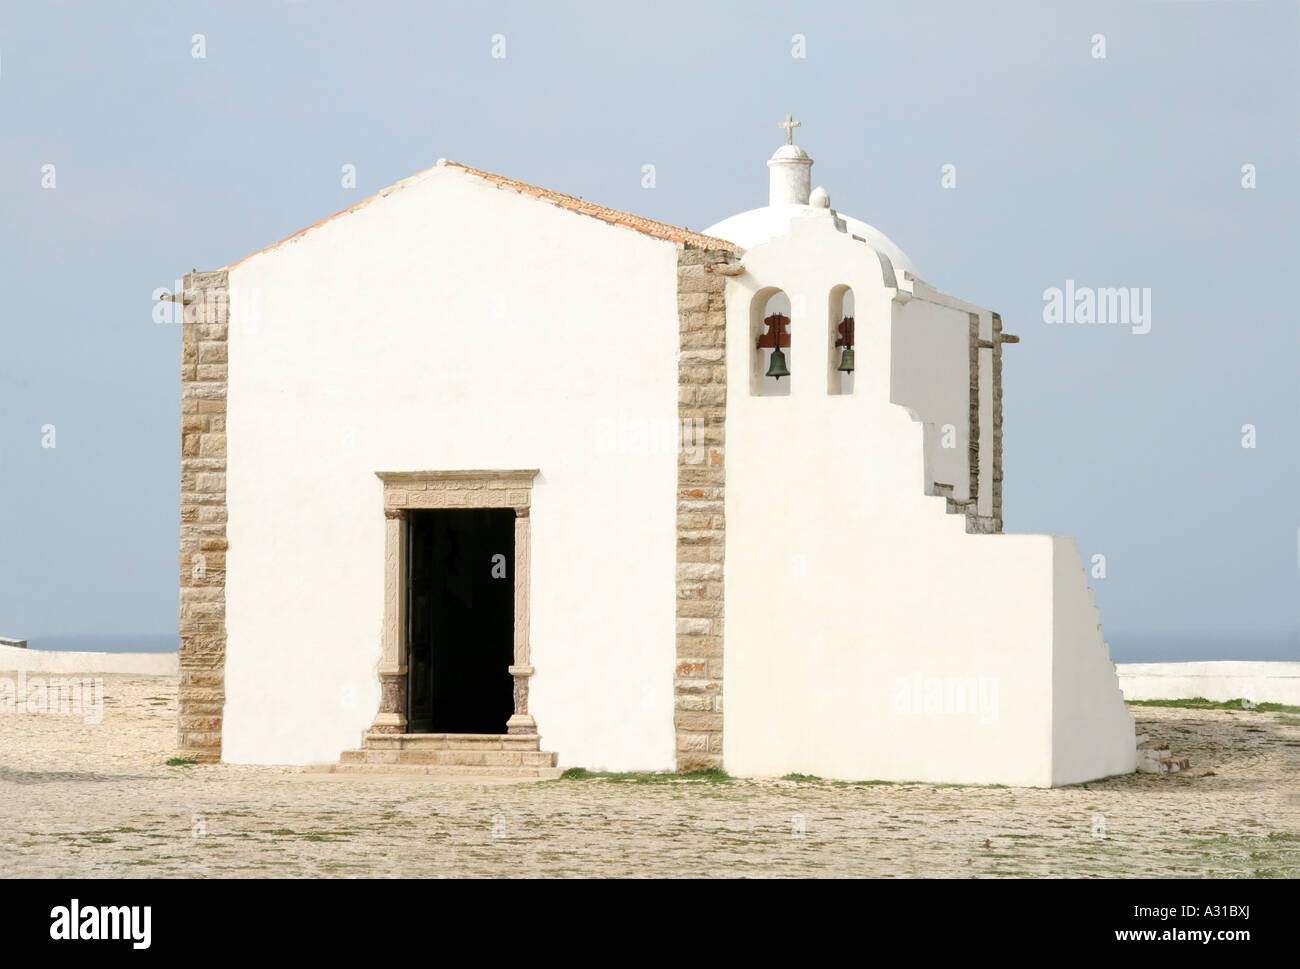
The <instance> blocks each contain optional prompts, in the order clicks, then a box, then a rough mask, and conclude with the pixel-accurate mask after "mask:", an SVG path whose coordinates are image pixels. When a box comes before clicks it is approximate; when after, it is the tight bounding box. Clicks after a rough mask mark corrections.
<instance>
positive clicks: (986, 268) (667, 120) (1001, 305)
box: [0, 2, 1300, 660]
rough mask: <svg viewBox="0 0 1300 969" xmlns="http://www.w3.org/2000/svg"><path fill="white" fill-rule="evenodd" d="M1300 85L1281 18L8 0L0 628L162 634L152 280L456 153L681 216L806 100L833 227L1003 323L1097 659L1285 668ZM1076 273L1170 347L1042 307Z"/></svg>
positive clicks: (747, 191) (0, 26)
mask: <svg viewBox="0 0 1300 969" xmlns="http://www.w3.org/2000/svg"><path fill="white" fill-rule="evenodd" d="M195 34H202V35H203V38H204V43H205V47H206V50H205V54H206V56H205V57H203V58H195V57H194V56H192V52H193V44H194V42H193V40H192V38H193V36H194V35H195ZM497 34H500V35H503V36H504V37H505V44H506V48H505V50H506V56H505V57H504V58H494V57H493V56H492V43H493V41H492V38H493V35H497ZM796 34H801V35H803V37H804V38H805V45H806V56H805V57H802V58H796V57H792V56H791V51H792V45H793V42H792V38H793V37H794V35H796ZM1095 34H1102V35H1104V37H1105V44H1106V51H1105V53H1106V56H1105V57H1104V58H1097V57H1094V56H1092V55H1093V50H1094V47H1095V44H1094V41H1093V40H1092V38H1093V36H1094V35H1095ZM1298 82H1300V6H1298V5H1297V4H1296V3H1295V2H1284V3H1268V2H1262V3H1245V2H1220V3H1216V2H1160V3H1113V4H1109V3H1078V4H1040V3H1025V4H1020V3H998V4H973V3H960V2H952V3H934V4H926V3H844V4H831V3H826V4H818V3H798V4H796V3H780V4H761V5H755V4H728V3H711V4H698V3H655V4H648V5H635V6H633V5H609V4H588V5H573V4H565V3H552V4H546V5H542V4H496V3H481V4H472V5H471V4H427V5H426V4H397V3H382V2H378V3H368V4H360V3H321V2H302V3H283V4H273V3H257V4H253V3H220V4H217V3H187V4H183V5H181V4H169V3H94V4H92V3H48V4H27V5H19V4H9V5H6V6H5V7H4V8H3V9H0V119H2V124H3V138H0V226H2V227H3V232H0V294H2V295H3V301H2V303H0V549H2V551H0V635H10V636H20V637H22V636H25V637H27V638H29V639H31V640H33V642H34V643H35V642H39V640H40V639H41V637H48V636H60V635H84V634H92V633H94V634H141V635H147V634H153V635H159V636H166V635H172V634H174V631H175V626H176V596H177V593H176V569H177V567H176V564H175V562H176V545H177V531H178V505H179V500H178V490H179V489H178V475H179V471H178V463H179V462H178V452H179V432H178V424H179V416H178V415H179V359H180V334H179V332H178V331H177V329H176V328H174V327H170V326H159V325H156V324H155V323H154V322H153V320H152V317H151V310H152V305H153V304H152V303H151V301H150V295H151V293H152V292H153V291H154V290H155V289H157V288H158V287H170V286H171V285H172V282H173V280H175V279H176V278H177V277H178V276H179V275H180V274H182V273H183V272H185V271H187V270H189V269H191V268H199V269H212V268H217V267H220V266H222V265H224V264H226V263H228V262H231V261H234V260H235V259H237V258H239V257H240V256H243V255H245V254H247V253H249V252H251V251H253V250H255V249H258V248H260V247H262V246H264V245H266V244H268V243H270V242H273V241H275V240H276V239H279V238H281V237H282V236H285V235H287V234H289V233H291V232H294V231H296V230H297V229H299V228H302V227H303V226H306V225H309V224H310V223H312V222H315V221H317V220H319V219H320V218H322V217H324V216H326V215H328V214H330V213H333V212H335V211H337V210H338V209H340V208H343V207H345V206H347V205H350V204H351V203H353V202H355V201H358V200H359V199H361V198H363V197H365V196H366V195H369V194H371V193H372V192H374V191H376V190H378V189H380V188H382V187H384V186H385V185H388V184H391V183H392V182H394V181H397V180H398V179H400V178H403V177H405V176H407V175H409V174H411V173H413V172H415V171H418V170H420V169H423V168H426V167H428V166H429V165H431V164H432V163H433V162H434V161H435V160H436V159H437V158H439V157H448V158H452V159H455V160H458V161H463V162H465V163H467V164H471V165H474V166H477V167H480V168H486V169H489V170H492V171H499V172H502V173H505V174H508V175H511V176H513V177H515V178H520V179H523V180H525V181H530V182H535V183H539V184H541V185H545V186H547V187H550V188H554V189H557V190H560V191H564V192H569V193H572V194H575V195H581V196H583V197H585V198H588V199H592V200H594V201H598V202H601V203H603V204H606V205H610V206H614V207H617V208H625V209H629V210H632V211H635V212H638V213H642V214H644V215H648V216H651V217H653V218H658V219H662V220H665V221H668V222H673V223H677V224H681V225H686V226H689V227H691V228H695V229H701V228H704V227H706V226H708V225H710V224H712V223H713V222H716V221H718V220H720V219H722V218H724V217H726V216H727V215H730V214H733V213H735V212H738V211H742V210H744V209H748V208H752V207H755V206H757V205H761V204H763V202H764V201H765V196H766V178H767V171H766V168H765V167H764V165H763V162H764V160H765V159H766V158H767V157H768V155H770V154H771V152H772V150H773V149H774V148H775V147H776V146H777V145H778V144H779V143H780V141H781V139H782V137H783V135H782V133H781V132H780V131H779V130H778V129H777V127H776V124H777V122H778V121H779V120H780V119H781V118H782V117H784V115H785V113H786V112H787V111H791V112H794V114H795V115H796V117H797V118H799V119H800V120H801V121H803V123H804V124H803V127H802V128H800V129H799V131H798V133H797V137H798V141H799V143H800V144H802V145H804V146H805V147H806V148H807V150H808V151H809V153H810V154H811V155H812V156H813V158H814V159H815V160H816V166H815V168H814V182H815V183H816V184H822V185H825V186H826V187H827V189H828V190H829V191H830V194H831V199H832V204H833V205H834V206H835V207H836V208H837V209H840V210H841V211H844V212H845V213H847V214H850V215H853V216H855V217H857V218H860V219H863V220H865V221H867V222H869V223H871V224H872V225H875V226H876V227H877V228H879V229H881V230H882V231H883V232H885V233H886V234H887V235H889V236H890V237H891V238H892V239H894V240H895V241H896V242H897V243H898V244H899V245H900V246H901V247H902V248H903V249H904V250H905V251H906V252H907V253H908V255H909V256H910V257H911V258H912V260H913V261H914V262H915V263H916V265H917V266H918V267H919V269H920V271H921V273H922V274H923V275H924V276H925V277H926V279H927V280H928V281H930V282H931V283H933V284H935V285H937V286H939V287H940V288H941V289H944V290H945V291H948V292H951V293H953V294H954V295H957V296H960V297H963V298H966V299H969V300H971V301H973V302H976V303H979V304H981V305H984V306H988V307H990V308H992V309H995V310H997V311H999V312H1000V313H1001V314H1002V317H1003V320H1004V324H1005V326H1006V328H1007V329H1008V330H1009V331H1011V332H1013V333H1017V334H1019V335H1020V336H1021V337H1022V342H1021V343H1020V344H1019V345H1018V346H1014V347H1010V348H1008V350H1007V353H1006V361H1007V362H1006V372H1005V387H1006V441H1005V448H1006V463H1005V472H1006V482H1005V518H1006V525H1007V529H1008V530H1009V531H1044V532H1055V533H1061V534H1068V535H1073V536H1075V537H1076V538H1077V539H1078V541H1079V545H1080V550H1081V551H1082V552H1083V554H1084V557H1085V559H1087V558H1090V557H1091V556H1092V555H1093V554H1098V553H1100V554H1104V555H1105V556H1106V563H1107V576H1106V578H1104V579H1096V580H1093V581H1092V585H1093V586H1094V588H1095V589H1096V591H1097V599H1098V602H1099V604H1100V606H1101V611H1102V620H1103V623H1104V624H1105V626H1106V630H1107V635H1108V638H1109V640H1110V642H1111V644H1112V647H1113V650H1112V652H1113V654H1114V655H1115V656H1116V658H1118V659H1121V660H1123V659H1128V658H1141V659H1146V658H1161V657H1157V656H1154V655H1149V654H1150V653H1151V651H1152V649H1154V648H1155V647H1153V646H1152V645H1151V644H1153V643H1164V644H1166V645H1164V646H1161V647H1160V649H1162V650H1165V651H1166V652H1167V651H1170V650H1172V651H1173V653H1175V654H1176V653H1177V652H1178V651H1179V650H1182V651H1183V653H1185V654H1186V655H1185V657H1180V656H1177V655H1172V654H1171V655H1169V657H1168V658H1203V657H1209V656H1210V654H1214V655H1215V656H1219V657H1221V658H1246V659H1252V658H1259V659H1265V658H1268V659H1282V658H1291V659H1300V646H1298V645H1297V643H1298V639H1297V635H1298V633H1297V630H1298V627H1300V569H1298V560H1297V556H1298V553H1300V511H1298V510H1297V505H1296V502H1295V498H1294V496H1295V494H1296V492H1297V482H1298V481H1300V384H1298V380H1297V376H1298V373H1300V338H1298V337H1297V326H1298V323H1297V320H1298V317H1297V315H1296V313H1295V310H1294V309H1293V307H1292V306H1291V299H1290V298H1289V296H1288V292H1289V290H1290V289H1291V288H1292V286H1293V282H1292V281H1293V280H1294V278H1295V271H1294V269H1293V263H1294V262H1295V259H1296V256H1297V246H1296V243H1295V237H1296V236H1295V233H1296V228H1295V227H1296V216H1297V212H1298V211H1300V208H1298V206H1297V199H1298V192H1297V174H1298V171H1297V121H1300V83H1298ZM348 164H351V165H355V166H356V183H357V184H356V187H355V188H344V187H343V186H342V185H341V184H340V181H341V178H340V171H341V169H342V166H344V165H348ZM646 164H653V165H654V166H655V169H656V176H657V177H656V185H655V187H654V188H653V189H647V188H644V187H642V178H641V172H642V166H643V165H646ZM948 164H951V165H954V166H955V167H956V173H957V184H956V187H955V188H951V189H947V188H943V187H941V184H940V174H941V169H942V166H944V165H948ZM1247 164H1250V165H1253V166H1255V172H1256V187H1255V188H1253V189H1247V188H1244V187H1243V186H1242V173H1241V170H1242V166H1243V165H1247ZM45 165H53V166H55V168H54V174H55V185H54V187H53V188H44V187H42V177H43V176H42V172H43V166H45ZM1066 280H1074V281H1075V283H1076V285H1078V286H1090V287H1094V288H1099V287H1120V286H1123V287H1138V288H1142V289H1145V288H1149V289H1150V290H1151V293H1152V326H1151V331H1150V332H1149V333H1146V334H1144V335H1136V334H1134V333H1132V332H1131V331H1130V330H1129V329H1128V328H1126V327H1122V326H1093V327H1087V326H1069V325H1058V326H1053V325H1049V324H1047V323H1044V322H1043V319H1042V314H1043V305H1044V301H1043V292H1044V290H1045V289H1047V288H1049V287H1053V286H1056V287H1063V286H1064V285H1065V282H1066ZM47 424H52V425H54V427H55V434H56V438H55V440H56V447H54V448H47V447H42V446H41V444H42V438H43V432H42V427H43V426H44V425H47ZM1246 424H1251V425H1254V427H1255V429H1256V445H1257V446H1256V447H1254V448H1243V447H1242V446H1241V442H1242V427H1243V425H1246ZM1143 644H1146V645H1145V646H1144V645H1143ZM1193 654H1194V655H1193ZM1163 655H1164V654H1162V656H1163Z"/></svg>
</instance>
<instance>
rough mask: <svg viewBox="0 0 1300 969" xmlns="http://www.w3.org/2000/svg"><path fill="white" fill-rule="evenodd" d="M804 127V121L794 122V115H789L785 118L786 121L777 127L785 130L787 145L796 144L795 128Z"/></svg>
mask: <svg viewBox="0 0 1300 969" xmlns="http://www.w3.org/2000/svg"><path fill="white" fill-rule="evenodd" d="M802 126H803V122H802V121H795V120H794V115H792V114H787V115H786V116H785V120H784V121H782V122H781V123H780V124H779V125H777V127H778V128H784V129H785V143H786V144H787V145H793V144H794V129H795V128H800V127H802Z"/></svg>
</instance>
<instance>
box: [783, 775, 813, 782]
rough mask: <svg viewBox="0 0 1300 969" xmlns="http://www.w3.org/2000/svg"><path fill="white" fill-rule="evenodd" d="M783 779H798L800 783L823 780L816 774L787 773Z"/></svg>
mask: <svg viewBox="0 0 1300 969" xmlns="http://www.w3.org/2000/svg"><path fill="white" fill-rule="evenodd" d="M781 780H783V781H798V782H800V783H813V784H817V783H820V782H821V778H820V777H818V776H817V775H816V774H786V775H785V776H784V777H782V778H781Z"/></svg>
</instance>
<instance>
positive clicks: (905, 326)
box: [868, 299, 970, 500]
mask: <svg viewBox="0 0 1300 969" xmlns="http://www.w3.org/2000/svg"><path fill="white" fill-rule="evenodd" d="M889 346H890V348H891V354H892V370H891V374H890V386H891V394H890V396H891V399H892V400H893V401H894V402H895V403H898V404H902V405H903V406H905V407H907V408H908V409H909V410H911V411H912V412H913V413H915V414H917V415H918V416H919V417H920V418H921V421H922V425H923V426H924V428H925V457H926V463H927V465H928V466H929V467H930V468H931V470H932V473H933V475H934V480H935V481H941V482H944V483H946V484H950V485H952V486H953V492H952V493H953V497H954V498H958V499H961V500H965V499H967V498H969V497H970V316H969V315H968V314H967V313H965V312H963V311H961V310H958V309H954V308H952V307H948V306H942V305H940V304H938V303H932V302H930V301H928V300H925V299H913V300H911V301H909V302H907V303H905V304H897V303H896V304H894V306H893V326H892V328H891V336H890V343H889ZM868 349H871V350H874V349H875V348H868ZM949 424H950V425H952V435H951V440H952V444H953V446H952V447H944V446H943V444H944V440H945V434H944V426H945V425H949Z"/></svg>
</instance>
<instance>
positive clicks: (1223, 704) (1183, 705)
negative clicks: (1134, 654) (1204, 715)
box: [1125, 696, 1300, 713]
mask: <svg viewBox="0 0 1300 969" xmlns="http://www.w3.org/2000/svg"><path fill="white" fill-rule="evenodd" d="M1125 702H1127V703H1128V705H1129V706H1131V707H1177V708H1178V709H1180V710H1248V711H1250V712H1252V713H1300V707H1297V706H1288V705H1287V704H1285V703H1256V704H1254V705H1253V706H1247V705H1246V703H1247V701H1246V699H1245V698H1244V697H1237V698H1236V699H1235V700H1207V699H1205V697H1203V696H1194V697H1192V698H1191V699H1190V700H1127V701H1125Z"/></svg>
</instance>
